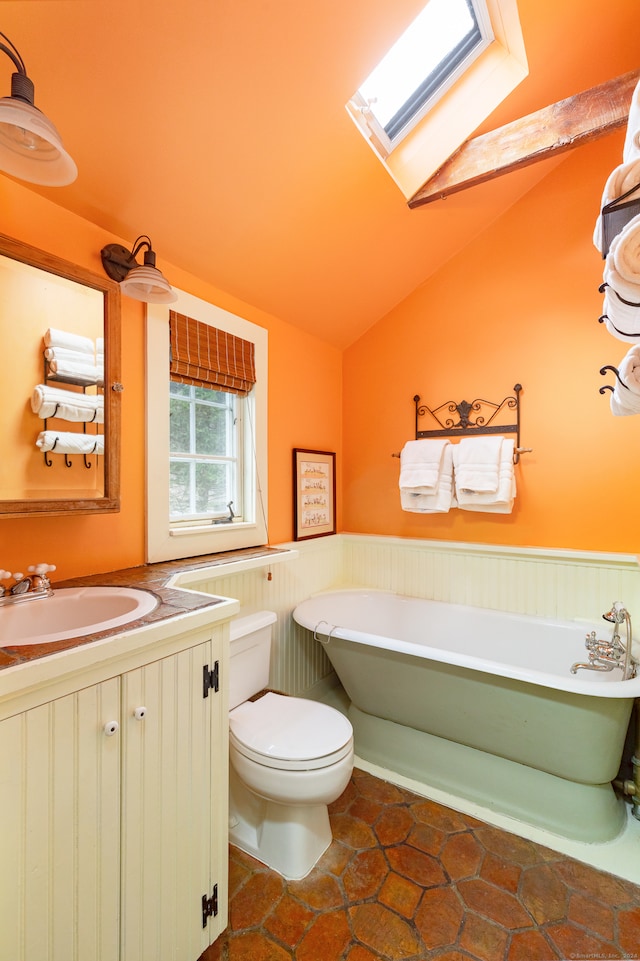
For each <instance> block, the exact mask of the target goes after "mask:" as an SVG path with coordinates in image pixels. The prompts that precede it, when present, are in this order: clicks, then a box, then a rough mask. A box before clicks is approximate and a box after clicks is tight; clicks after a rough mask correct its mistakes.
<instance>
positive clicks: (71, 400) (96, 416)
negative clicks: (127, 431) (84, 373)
mask: <svg viewBox="0 0 640 961" xmlns="http://www.w3.org/2000/svg"><path fill="white" fill-rule="evenodd" d="M31 410H32V411H33V413H34V414H37V415H38V416H39V417H41V418H42V419H43V420H45V419H46V418H47V417H58V418H60V420H69V421H75V422H76V423H89V422H92V423H94V424H103V423H104V397H103V396H102V394H81V393H79V392H76V391H71V390H62V389H60V388H58V387H50V386H49V385H48V384H37V385H36V386H35V387H34V388H33V391H32V394H31Z"/></svg>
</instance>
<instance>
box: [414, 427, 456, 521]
mask: <svg viewBox="0 0 640 961" xmlns="http://www.w3.org/2000/svg"><path fill="white" fill-rule="evenodd" d="M409 443H411V441H410V442H409ZM418 443H420V442H418ZM400 506H401V507H402V510H403V511H411V512H413V513H415V514H446V512H447V511H448V510H450V509H451V508H452V507H455V506H456V500H455V497H454V495H453V448H452V445H451V444H450V443H449V442H448V441H447V442H446V444H445V447H444V450H443V454H442V463H441V465H440V473H439V475H438V484H437V486H436V488H435V489H434V490H433V491H431V492H430V493H420V491H419V490H411V489H410V488H401V489H400Z"/></svg>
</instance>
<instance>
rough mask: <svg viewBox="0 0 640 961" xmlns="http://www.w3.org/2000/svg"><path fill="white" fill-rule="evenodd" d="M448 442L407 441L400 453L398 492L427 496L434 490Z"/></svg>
mask: <svg viewBox="0 0 640 961" xmlns="http://www.w3.org/2000/svg"><path fill="white" fill-rule="evenodd" d="M449 446H450V443H449V441H448V440H438V439H434V440H428V439H424V440H409V441H407V443H406V444H405V445H404V447H403V448H402V451H401V452H400V479H399V481H398V486H399V487H400V490H401V491H402V490H409V491H411V492H412V493H414V494H428V493H431V492H433V491H435V490H436V488H437V486H438V479H439V476H440V471H441V468H442V461H443V457H444V452H445V450H446V448H447V447H449Z"/></svg>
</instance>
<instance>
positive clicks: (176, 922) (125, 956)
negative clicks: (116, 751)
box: [121, 641, 214, 961]
mask: <svg viewBox="0 0 640 961" xmlns="http://www.w3.org/2000/svg"><path fill="white" fill-rule="evenodd" d="M211 651H212V647H211V642H210V641H209V642H207V643H203V644H200V645H198V646H197V647H194V648H191V649H189V650H187V651H183V652H181V653H179V654H176V655H173V656H171V657H167V658H163V659H162V660H159V661H156V662H155V663H153V664H149V665H146V666H145V667H142V668H140V669H137V670H135V671H131V672H129V673H127V674H125V675H123V676H122V678H121V681H122V710H123V715H122V718H123V720H122V735H123V736H122V751H123V768H122V778H123V802H122V833H123V847H122V859H123V861H122V879H123V890H122V897H123V900H122V961H191V959H192V961H195V959H196V958H198V957H199V956H200V955H201V954H202V952H203V951H204V950H205V948H206V947H207V945H208V944H209V938H210V934H209V926H208V925H207V926H206V927H203V923H202V897H203V895H205V894H207V892H209V894H210V884H211V882H210V865H211V833H210V830H211V719H212V709H211V704H212V701H213V700H214V699H213V698H212V697H206V698H205V697H203V668H204V666H205V664H209V665H211Z"/></svg>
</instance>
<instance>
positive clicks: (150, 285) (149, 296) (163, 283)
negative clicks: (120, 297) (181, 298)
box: [120, 264, 178, 304]
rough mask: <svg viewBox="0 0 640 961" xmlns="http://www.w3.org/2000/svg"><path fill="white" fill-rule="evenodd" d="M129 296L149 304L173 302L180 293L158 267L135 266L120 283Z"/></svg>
mask: <svg viewBox="0 0 640 961" xmlns="http://www.w3.org/2000/svg"><path fill="white" fill-rule="evenodd" d="M120 290H121V291H122V293H123V294H126V295H127V297H133V299H134V300H143V301H144V302H145V303H147V304H172V303H173V302H174V301H175V300H177V299H178V295H177V294H176V292H175V291H174V289H173V287H172V286H171V284H170V283H169V281H168V280H167V278H166V277H165V276H164V275H163V274H162V272H161V271H159V270H158V268H157V267H149V266H147V265H146V264H145V265H144V266H142V267H134V268H133V269H132V270H130V271H129V273H128V274H127V276H126V277H125V278H124V280H123V281H122V282H121V284H120Z"/></svg>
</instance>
